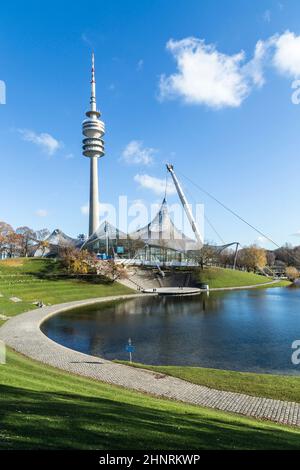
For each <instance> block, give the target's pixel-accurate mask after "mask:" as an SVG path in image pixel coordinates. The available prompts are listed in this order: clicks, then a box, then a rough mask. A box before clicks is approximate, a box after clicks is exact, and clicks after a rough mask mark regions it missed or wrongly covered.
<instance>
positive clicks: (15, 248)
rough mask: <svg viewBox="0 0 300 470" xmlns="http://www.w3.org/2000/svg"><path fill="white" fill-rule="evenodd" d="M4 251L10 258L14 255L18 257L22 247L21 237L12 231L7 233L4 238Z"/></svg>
mask: <svg viewBox="0 0 300 470" xmlns="http://www.w3.org/2000/svg"><path fill="white" fill-rule="evenodd" d="M5 244H6V248H5V249H6V251H7V254H8V256H9V257H10V258H12V257H13V256H16V255H18V256H19V255H20V253H21V246H22V235H19V234H17V233H16V232H14V231H12V232H9V233H8V234H7V235H6V237H5Z"/></svg>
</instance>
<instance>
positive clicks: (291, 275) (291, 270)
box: [285, 266, 300, 281]
mask: <svg viewBox="0 0 300 470" xmlns="http://www.w3.org/2000/svg"><path fill="white" fill-rule="evenodd" d="M285 274H286V276H287V278H288V279H289V280H290V281H295V279H298V278H299V277H300V273H299V271H298V269H297V268H295V267H294V266H288V267H287V268H286V270H285Z"/></svg>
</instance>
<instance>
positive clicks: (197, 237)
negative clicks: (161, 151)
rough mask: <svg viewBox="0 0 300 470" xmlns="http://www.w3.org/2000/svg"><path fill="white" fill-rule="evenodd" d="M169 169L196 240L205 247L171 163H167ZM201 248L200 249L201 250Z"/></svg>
mask: <svg viewBox="0 0 300 470" xmlns="http://www.w3.org/2000/svg"><path fill="white" fill-rule="evenodd" d="M166 167H167V170H168V171H169V173H170V174H171V176H172V179H173V181H174V184H175V188H176V191H177V193H178V196H179V199H180V201H181V204H182V206H183V208H184V210H185V213H186V215H187V218H188V221H189V223H190V224H191V227H192V230H193V232H194V234H195V237H196V240H197V242H198V243H199V245H200V247H202V245H203V239H202V236H201V233H200V231H199V229H198V227H197V225H196V222H195V219H194V216H193V213H192V211H191V208H190V206H189V204H188V201H187V198H186V197H185V194H184V192H183V189H182V187H181V186H180V183H179V181H178V178H177V176H176V175H175V172H174V167H173V165H170V164H169V163H167V165H166ZM200 247H199V248H200Z"/></svg>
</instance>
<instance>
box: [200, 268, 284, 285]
mask: <svg viewBox="0 0 300 470" xmlns="http://www.w3.org/2000/svg"><path fill="white" fill-rule="evenodd" d="M198 280H199V282H200V283H207V284H209V287H211V288H221V287H243V286H252V285H258V286H259V284H264V283H266V282H269V281H272V279H271V278H268V277H266V276H261V275H259V274H254V273H248V272H245V271H238V270H233V269H224V268H215V267H213V268H204V269H203V271H200V272H199V275H198ZM288 284H289V282H286V281H279V283H278V285H288ZM276 285H277V284H276Z"/></svg>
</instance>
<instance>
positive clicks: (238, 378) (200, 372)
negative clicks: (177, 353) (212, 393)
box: [117, 361, 300, 403]
mask: <svg viewBox="0 0 300 470" xmlns="http://www.w3.org/2000/svg"><path fill="white" fill-rule="evenodd" d="M117 362H122V363H124V364H127V365H132V366H133V367H139V368H142V369H149V370H153V371H155V372H159V373H161V374H166V375H172V376H173V377H178V378H180V379H183V380H187V381H188V382H192V383H195V384H199V385H205V386H206V387H210V388H216V389H218V390H227V391H230V392H238V393H246V394H247V395H253V396H259V397H266V398H274V399H277V400H287V401H295V402H298V403H300V377H291V376H285V375H271V374H254V373H249V372H235V371H231V370H218V369H206V368H202V367H188V366H185V367H181V366H151V365H145V364H138V363H132V364H130V363H129V362H126V361H117Z"/></svg>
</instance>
